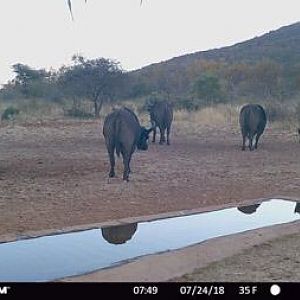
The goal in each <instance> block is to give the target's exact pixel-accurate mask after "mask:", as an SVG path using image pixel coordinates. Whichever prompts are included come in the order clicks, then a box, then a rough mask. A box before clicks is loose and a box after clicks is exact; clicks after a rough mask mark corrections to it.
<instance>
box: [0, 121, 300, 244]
mask: <svg viewBox="0 0 300 300" xmlns="http://www.w3.org/2000/svg"><path fill="white" fill-rule="evenodd" d="M177 129H178V130H177ZM0 136H1V138H0V216H1V218H0V240H1V236H4V235H9V234H12V235H23V234H26V232H28V231H39V230H49V229H50V230H52V229H53V230H58V229H61V228H64V227H67V226H73V225H81V224H90V223H99V222H104V221H109V220H115V219H119V218H125V217H136V216H141V215H152V214H158V213H163V212H170V211H178V210H184V209H193V208H201V207H207V206H212V205H220V204H226V203H238V202H241V201H243V200H247V199H255V198H264V197H273V196H276V195H284V196H286V197H299V195H300V164H299V153H300V145H299V143H298V142H297V141H296V140H295V138H294V137H293V135H292V134H289V133H288V132H285V131H275V132H273V130H272V129H267V130H266V132H265V134H264V136H263V137H262V139H261V143H260V145H259V149H258V150H257V151H253V152H250V151H249V150H247V151H241V136H240V133H239V132H238V130H237V128H230V127H225V128H217V127H208V126H205V127H204V126H203V127H201V129H200V130H199V131H198V132H197V133H196V134H194V135H193V136H191V135H189V136H187V135H185V134H184V133H183V132H182V131H181V130H179V127H178V124H176V123H175V126H174V128H173V134H172V140H171V143H172V144H171V146H166V145H162V146H161V145H158V144H151V145H150V147H149V151H146V152H136V153H135V154H134V156H133V160H132V164H131V169H132V171H133V173H132V174H131V175H130V182H129V183H126V182H123V181H122V170H123V166H122V162H121V159H119V160H118V163H117V169H116V171H117V176H118V177H117V178H114V179H111V180H108V171H109V162H108V156H107V152H106V148H105V145H104V139H103V135H102V125H101V122H99V121H72V120H57V121H49V122H47V123H39V124H29V123H27V124H19V125H14V126H12V125H5V126H4V125H2V126H1V128H0Z"/></svg>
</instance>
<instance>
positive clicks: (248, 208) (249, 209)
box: [237, 204, 260, 215]
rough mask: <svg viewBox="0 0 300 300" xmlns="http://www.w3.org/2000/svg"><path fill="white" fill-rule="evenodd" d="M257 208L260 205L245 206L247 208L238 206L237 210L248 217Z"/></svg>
mask: <svg viewBox="0 0 300 300" xmlns="http://www.w3.org/2000/svg"><path fill="white" fill-rule="evenodd" d="M259 206H260V204H253V205H247V206H240V207H238V208H237V209H238V210H239V211H241V212H242V213H244V214H247V215H250V214H253V213H255V212H256V210H257V208H258V207H259Z"/></svg>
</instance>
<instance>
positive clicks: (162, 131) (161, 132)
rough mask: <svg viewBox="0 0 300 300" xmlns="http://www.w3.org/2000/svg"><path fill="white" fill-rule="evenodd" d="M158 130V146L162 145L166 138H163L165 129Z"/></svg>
mask: <svg viewBox="0 0 300 300" xmlns="http://www.w3.org/2000/svg"><path fill="white" fill-rule="evenodd" d="M159 130H160V141H159V144H160V145H162V144H163V143H164V142H165V141H166V138H165V131H166V129H165V128H159Z"/></svg>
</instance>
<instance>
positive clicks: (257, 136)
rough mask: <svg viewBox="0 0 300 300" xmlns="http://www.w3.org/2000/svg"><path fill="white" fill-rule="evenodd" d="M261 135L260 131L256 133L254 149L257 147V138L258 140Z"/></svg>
mask: <svg viewBox="0 0 300 300" xmlns="http://www.w3.org/2000/svg"><path fill="white" fill-rule="evenodd" d="M261 135H262V134H261V133H258V134H257V135H256V141H255V149H257V144H258V140H259V138H260V136H261Z"/></svg>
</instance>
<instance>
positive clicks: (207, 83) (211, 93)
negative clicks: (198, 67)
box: [192, 74, 222, 104]
mask: <svg viewBox="0 0 300 300" xmlns="http://www.w3.org/2000/svg"><path fill="white" fill-rule="evenodd" d="M192 93H193V94H194V95H195V96H196V97H197V98H199V99H203V100H204V101H205V103H206V104H211V103H217V102H220V101H221V98H222V89H221V84H220V82H219V79H218V78H217V77H215V76H214V75H209V74H204V75H202V76H200V77H199V78H198V79H197V80H196V81H195V82H194V84H193V87H192Z"/></svg>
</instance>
